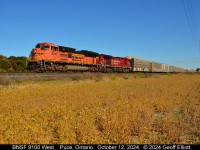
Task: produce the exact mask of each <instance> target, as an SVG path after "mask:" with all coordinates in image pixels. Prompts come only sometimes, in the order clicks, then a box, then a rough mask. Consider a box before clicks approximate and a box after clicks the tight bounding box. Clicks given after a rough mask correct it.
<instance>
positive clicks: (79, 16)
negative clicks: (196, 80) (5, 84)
mask: <svg viewBox="0 0 200 150" xmlns="http://www.w3.org/2000/svg"><path fill="white" fill-rule="evenodd" d="M183 1H184V3H185V5H186V4H187V2H189V1H190V2H191V3H192V9H191V10H192V12H193V15H194V18H195V24H196V27H197V28H196V31H198V32H199V31H200V1H199V0H183ZM186 6H187V5H186ZM186 8H187V7H186ZM188 12H189V11H188ZM188 15H189V14H188ZM189 16H190V15H189ZM0 20H1V22H0V54H2V55H5V56H7V57H8V56H11V55H14V56H27V57H28V56H29V53H30V51H31V49H32V48H33V47H34V46H35V45H36V44H37V43H39V42H51V43H55V44H58V45H63V46H69V47H73V48H76V49H77V50H81V49H88V50H92V51H95V52H98V53H103V54H110V55H113V56H122V57H123V56H136V57H139V58H143V59H148V60H153V61H157V62H162V63H166V64H171V65H175V66H179V67H183V68H188V69H196V68H197V67H200V48H199V41H200V36H199V37H198V38H197V39H198V41H194V40H193V36H192V33H191V30H190V28H189V27H190V26H189V24H188V21H187V18H186V14H185V11H184V7H183V4H182V0H1V1H0ZM192 27H193V26H192ZM198 32H197V33H198Z"/></svg>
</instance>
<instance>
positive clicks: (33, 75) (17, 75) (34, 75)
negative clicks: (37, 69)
mask: <svg viewBox="0 0 200 150" xmlns="http://www.w3.org/2000/svg"><path fill="white" fill-rule="evenodd" d="M70 75H71V73H70V74H69V73H33V72H23V73H21V72H20V73H0V78H10V79H26V78H37V77H69V76H70Z"/></svg>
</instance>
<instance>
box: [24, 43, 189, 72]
mask: <svg viewBox="0 0 200 150" xmlns="http://www.w3.org/2000/svg"><path fill="white" fill-rule="evenodd" d="M27 67H28V69H29V70H30V71H36V72H46V71H50V72H55V71H62V72H67V71H89V72H106V73H111V72H123V73H129V72H136V71H140V72H165V73H167V72H188V71H189V70H187V69H184V68H180V67H175V66H171V65H166V64H162V63H158V62H154V61H149V60H144V59H140V58H136V57H131V56H127V57H114V56H111V55H106V54H99V53H96V52H93V51H89V50H79V51H77V50H76V49H75V48H70V47H64V46H58V45H56V44H52V43H46V42H45V43H38V44H37V45H36V46H35V48H33V49H32V51H31V53H30V56H29V59H28V61H27Z"/></svg>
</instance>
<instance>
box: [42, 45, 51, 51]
mask: <svg viewBox="0 0 200 150" xmlns="http://www.w3.org/2000/svg"><path fill="white" fill-rule="evenodd" d="M41 49H42V50H47V49H49V46H48V45H42V48H41Z"/></svg>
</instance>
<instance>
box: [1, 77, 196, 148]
mask: <svg viewBox="0 0 200 150" xmlns="http://www.w3.org/2000/svg"><path fill="white" fill-rule="evenodd" d="M0 108H1V109H0V119H1V122H0V143H45V144H48V143H59V144H61V143H64V144H68V143H71V144H73V143H162V144H163V143H166V144H170V143H195V144H197V143H199V141H200V139H199V137H200V127H199V126H200V125H199V124H200V119H199V118H200V76H199V75H197V74H194V75H191V74H180V75H174V76H167V75H166V76H157V77H156V78H154V77H146V78H135V77H133V76H131V75H130V76H129V77H127V76H125V77H120V76H119V77H118V76H116V75H114V76H111V77H102V76H101V80H99V78H98V80H96V79H95V77H93V78H91V79H85V80H68V79H66V80H55V81H44V82H42V81H40V82H38V83H35V86H32V85H31V84H29V83H26V85H22V83H20V84H19V85H16V86H14V87H13V88H4V89H1V90H0Z"/></svg>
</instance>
